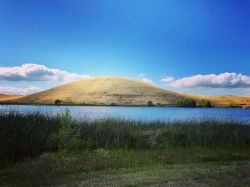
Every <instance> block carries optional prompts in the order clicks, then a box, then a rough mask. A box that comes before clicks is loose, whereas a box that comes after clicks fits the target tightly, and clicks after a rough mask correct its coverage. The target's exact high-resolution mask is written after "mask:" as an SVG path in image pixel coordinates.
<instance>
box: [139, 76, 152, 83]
mask: <svg viewBox="0 0 250 187" xmlns="http://www.w3.org/2000/svg"><path fill="white" fill-rule="evenodd" d="M142 81H143V82H146V83H151V84H152V83H153V81H152V80H151V79H148V78H146V77H143V78H142Z"/></svg>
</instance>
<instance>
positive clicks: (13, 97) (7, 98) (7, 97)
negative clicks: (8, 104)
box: [0, 94, 23, 102]
mask: <svg viewBox="0 0 250 187" xmlns="http://www.w3.org/2000/svg"><path fill="white" fill-rule="evenodd" d="M22 97H23V96H22V95H6V94H0V102H5V101H11V100H16V99H19V98H22Z"/></svg>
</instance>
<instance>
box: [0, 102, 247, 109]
mask: <svg viewBox="0 0 250 187" xmlns="http://www.w3.org/2000/svg"><path fill="white" fill-rule="evenodd" d="M0 105H31V106H103V107H110V106H112V107H179V108H241V109H250V106H246V107H244V106H224V105H222V106H211V107H200V106H196V107H182V106H178V105H171V104H169V105H152V106H149V105H137V104H133V105H132V104H131V105H125V104H124V105H123V104H115V105H112V104H106V105H105V104H49V103H6V102H0Z"/></svg>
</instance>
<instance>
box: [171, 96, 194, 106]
mask: <svg viewBox="0 0 250 187" xmlns="http://www.w3.org/2000/svg"><path fill="white" fill-rule="evenodd" d="M176 104H177V106H180V107H196V101H195V100H193V99H190V98H185V99H178V100H177V101H176Z"/></svg>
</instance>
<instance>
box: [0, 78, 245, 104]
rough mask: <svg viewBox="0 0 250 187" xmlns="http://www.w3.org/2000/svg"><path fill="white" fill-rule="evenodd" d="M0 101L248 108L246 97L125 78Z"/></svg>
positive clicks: (80, 83) (96, 80) (74, 84)
mask: <svg viewBox="0 0 250 187" xmlns="http://www.w3.org/2000/svg"><path fill="white" fill-rule="evenodd" d="M6 97H7V96H6ZM3 98H4V96H3V97H2V100H1V95H0V102H1V101H2V102H3V101H4V102H9V103H25V104H54V103H55V101H56V100H57V101H58V102H59V101H60V102H61V103H64V104H80V105H147V104H148V102H149V101H152V102H153V104H155V105H174V104H175V103H176V100H178V99H183V98H192V99H194V100H202V99H205V100H209V101H210V102H211V103H212V104H213V105H216V106H233V105H235V106H248V105H250V97H238V96H213V97H212V96H211V97H210V96H201V95H191V94H185V93H179V92H174V91H169V90H166V89H163V88H160V87H157V86H155V85H152V84H149V83H145V82H143V81H140V80H135V79H132V78H127V77H91V78H87V79H84V80H80V81H75V82H71V83H68V84H65V85H62V86H58V87H55V88H52V89H49V90H46V91H42V92H38V93H35V94H31V95H27V96H23V97H21V96H18V97H17V98H14V97H13V98H11V97H10V98H9V99H8V97H7V99H5V100H4V99H3Z"/></svg>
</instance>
